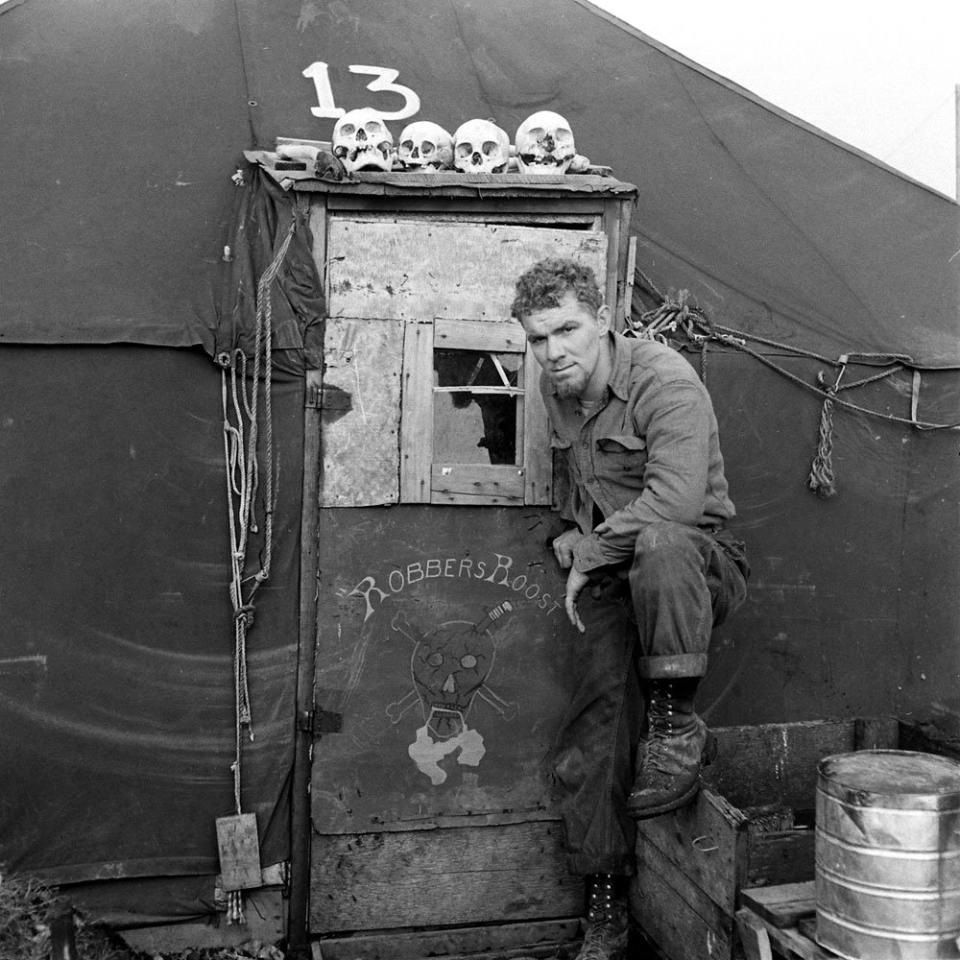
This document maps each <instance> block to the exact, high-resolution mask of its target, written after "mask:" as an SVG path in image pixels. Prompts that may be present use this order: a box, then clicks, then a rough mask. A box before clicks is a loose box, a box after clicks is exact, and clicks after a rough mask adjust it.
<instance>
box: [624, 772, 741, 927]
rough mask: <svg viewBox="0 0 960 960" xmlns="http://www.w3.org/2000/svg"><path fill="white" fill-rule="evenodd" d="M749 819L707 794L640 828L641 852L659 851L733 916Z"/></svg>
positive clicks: (707, 792)
mask: <svg viewBox="0 0 960 960" xmlns="http://www.w3.org/2000/svg"><path fill="white" fill-rule="evenodd" d="M746 822H747V821H746V818H745V817H744V815H743V814H742V813H741V812H740V811H739V810H738V809H737V808H735V807H733V806H731V805H730V804H729V803H727V801H726V800H725V799H724V798H723V797H721V796H719V795H718V794H716V793H714V792H713V791H712V790H711V789H709V788H704V789H703V790H701V791H700V793H699V794H698V795H697V798H696V800H694V802H693V803H691V804H689V805H688V806H686V807H683V808H681V809H680V810H675V811H673V812H672V813H669V814H665V815H663V816H660V817H651V818H650V819H649V820H641V821H639V822H638V823H637V848H638V850H639V849H640V848H641V847H644V848H646V847H648V846H649V847H655V848H656V849H657V850H658V851H659V853H660V855H661V856H663V858H664V859H665V860H667V861H669V862H670V863H671V864H673V865H674V866H675V867H676V868H677V869H679V870H680V871H682V872H683V874H684V875H685V876H686V877H687V878H688V879H689V881H690V882H691V883H693V884H695V885H696V886H697V887H698V888H699V889H700V890H701V891H703V893H704V895H705V896H707V897H709V898H710V899H711V900H712V901H713V902H714V903H715V904H716V905H717V906H718V907H719V908H720V909H721V910H723V911H724V912H725V913H728V914H731V915H732V914H733V911H734V909H735V905H736V896H737V887H738V885H739V883H741V882H742V880H743V876H742V873H743V871H744V870H745V869H746V861H747V836H746V832H745V827H746Z"/></svg>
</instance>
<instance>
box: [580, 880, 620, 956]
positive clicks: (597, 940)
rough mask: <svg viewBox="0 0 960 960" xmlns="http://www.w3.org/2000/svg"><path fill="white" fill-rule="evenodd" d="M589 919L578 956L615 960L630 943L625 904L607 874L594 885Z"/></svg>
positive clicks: (591, 889) (591, 891) (588, 909)
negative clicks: (617, 895) (606, 876)
mask: <svg viewBox="0 0 960 960" xmlns="http://www.w3.org/2000/svg"><path fill="white" fill-rule="evenodd" d="M587 920H588V921H589V923H588V926H587V930H586V933H585V934H584V938H583V946H582V947H581V948H580V952H579V953H578V954H577V956H576V960H615V958H619V957H621V956H622V954H623V951H624V950H625V948H626V945H627V935H628V925H627V921H626V907H625V905H624V904H623V903H621V902H620V901H619V900H618V899H617V897H616V895H615V893H614V888H613V883H612V882H611V881H610V880H609V879H607V878H605V877H604V878H602V879H600V880H599V881H598V882H597V883H595V884H593V885H591V888H590V902H589V905H588V907H587Z"/></svg>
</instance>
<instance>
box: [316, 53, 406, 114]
mask: <svg viewBox="0 0 960 960" xmlns="http://www.w3.org/2000/svg"><path fill="white" fill-rule="evenodd" d="M348 69H349V70H350V72H351V73H362V74H367V75H368V76H371V77H374V79H373V80H371V81H370V82H369V83H368V84H367V89H368V90H373V91H374V93H380V92H381V91H387V92H389V93H399V94H400V96H401V97H403V106H402V107H401V108H400V109H399V110H394V111H393V112H392V113H387V112H385V111H382V110H380V111H378V113H379V114H380V116H382V117H383V119H384V120H403V119H405V118H406V117H412V116H413V115H414V114H415V113H417V112H418V111H419V110H420V97H418V96H417V94H416V93H414V91H413V90H411V89H410V88H409V87H405V86H403V85H402V84H399V83H394V82H393V81H394V80H396V79H397V77H398V76H399V75H400V72H399V71H398V70H394V69H393V68H391V67H368V66H364V65H363V64H359V63H351V64H350V66H349V68H348ZM303 76H305V77H309V78H310V79H311V80H312V81H313V85H314V87H315V89H316V91H317V103H318V104H319V106H316V107H311V108H310V112H311V113H312V114H313V115H314V116H315V117H330V118H331V119H334V120H335V119H337V118H339V117H342V116H343V115H344V113H346V111H345V110H344V108H343V107H338V106H337V105H336V104H335V103H334V101H333V90H332V89H331V87H330V72H329V68H328V66H327V64H325V63H324V62H323V61H322V60H317V61H315V62H314V63H311V64H310V66H309V67H307V69H306V70H304V71H303ZM364 106H367V104H364Z"/></svg>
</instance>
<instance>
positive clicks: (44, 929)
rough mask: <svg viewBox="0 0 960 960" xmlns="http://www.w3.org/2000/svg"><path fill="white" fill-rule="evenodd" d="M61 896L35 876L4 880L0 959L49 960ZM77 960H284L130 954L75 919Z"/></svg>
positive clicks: (230, 953)
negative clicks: (52, 929)
mask: <svg viewBox="0 0 960 960" xmlns="http://www.w3.org/2000/svg"><path fill="white" fill-rule="evenodd" d="M61 909H62V908H61V901H60V899H59V895H58V891H57V889H56V888H54V887H50V886H48V885H47V884H45V883H43V882H42V881H40V880H38V879H36V878H35V877H28V876H19V875H16V874H14V875H0V960H50V956H51V948H52V946H53V943H52V938H51V928H52V925H53V921H54V919H55V918H56V916H57V915H58V913H60V912H61ZM74 941H75V945H76V957H77V960H246V958H250V957H253V958H262V960H283V955H282V954H281V953H280V951H279V950H277V949H276V948H270V947H264V948H262V950H261V949H258V950H257V951H256V952H246V951H245V950H244V949H242V948H239V947H227V948H223V949H209V948H206V949H189V950H184V951H181V952H178V953H175V954H159V953H149V954H148V953H142V952H140V951H137V950H132V949H131V948H130V947H128V946H127V945H126V944H125V943H124V942H123V940H121V939H120V937H118V936H117V935H116V934H115V933H114V932H113V931H111V930H109V929H108V928H106V927H103V926H99V925H95V924H87V923H84V922H83V921H82V919H81V918H79V917H78V916H76V915H75V917H74Z"/></svg>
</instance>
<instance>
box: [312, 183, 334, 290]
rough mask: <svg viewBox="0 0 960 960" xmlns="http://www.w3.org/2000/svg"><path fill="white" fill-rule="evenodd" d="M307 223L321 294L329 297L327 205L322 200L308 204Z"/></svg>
mask: <svg viewBox="0 0 960 960" xmlns="http://www.w3.org/2000/svg"><path fill="white" fill-rule="evenodd" d="M307 222H308V224H309V226H310V233H311V234H312V236H313V248H312V252H313V262H314V263H315V264H316V266H317V272H318V273H319V274H320V282H321V284H322V285H323V294H324V296H325V297H329V295H330V292H329V291H328V290H327V205H326V203H324V202H323V200H315V201H314V202H312V203H311V204H310V215H309V218H308V221H307Z"/></svg>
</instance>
